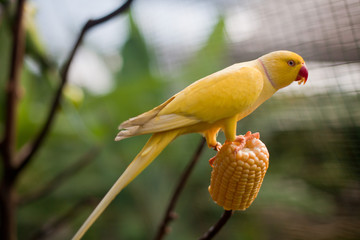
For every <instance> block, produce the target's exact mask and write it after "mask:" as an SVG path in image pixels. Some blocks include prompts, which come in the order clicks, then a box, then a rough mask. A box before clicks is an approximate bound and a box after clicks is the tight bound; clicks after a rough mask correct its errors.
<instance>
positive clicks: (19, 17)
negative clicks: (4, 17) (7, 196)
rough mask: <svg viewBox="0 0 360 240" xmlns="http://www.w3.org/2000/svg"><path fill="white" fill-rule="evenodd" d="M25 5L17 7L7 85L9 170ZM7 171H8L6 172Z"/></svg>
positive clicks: (5, 147)
mask: <svg viewBox="0 0 360 240" xmlns="http://www.w3.org/2000/svg"><path fill="white" fill-rule="evenodd" d="M24 5H25V0H19V1H18V3H17V7H16V15H15V24H14V27H13V42H12V44H13V46H12V52H11V65H10V73H9V80H8V82H7V86H6V92H7V94H6V106H5V108H4V109H5V129H4V138H3V141H2V144H1V150H2V151H1V153H2V155H3V161H4V170H5V169H6V171H9V170H10V169H12V168H13V164H14V162H13V161H14V157H15V156H14V155H15V142H16V123H17V116H16V115H17V114H16V111H17V102H18V98H19V79H20V75H21V67H22V63H23V57H24V40H25V39H24V26H23V22H24V21H23V16H24V11H23V10H24ZM5 173H6V172H5Z"/></svg>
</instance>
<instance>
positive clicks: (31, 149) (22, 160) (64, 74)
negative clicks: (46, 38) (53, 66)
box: [17, 0, 133, 173]
mask: <svg viewBox="0 0 360 240" xmlns="http://www.w3.org/2000/svg"><path fill="white" fill-rule="evenodd" d="M132 1H133V0H127V1H126V2H125V3H124V4H123V5H122V6H120V7H119V8H118V9H116V10H115V11H113V12H111V13H110V14H108V15H106V16H104V17H101V18H98V19H90V20H89V21H87V23H86V24H85V25H84V26H83V28H82V30H81V32H80V35H79V37H78V39H77V41H76V42H75V44H74V46H73V48H72V50H71V52H70V55H69V57H68V58H67V60H66V62H65V64H64V67H63V68H62V71H61V82H60V85H59V87H58V89H57V91H56V93H55V96H54V99H53V101H52V104H51V107H50V111H49V114H48V117H47V119H46V121H45V123H44V125H43V128H42V129H41V130H40V132H39V134H38V135H37V136H36V138H35V140H34V141H33V142H31V143H28V144H27V145H25V146H24V147H23V149H22V151H20V153H19V155H18V159H17V160H18V167H17V173H19V172H20V171H21V170H22V169H23V168H24V167H25V166H26V165H27V164H28V163H29V161H30V160H31V158H32V157H33V156H34V155H35V153H36V152H37V151H38V149H39V148H40V146H41V145H42V143H43V141H44V139H45V137H46V136H47V134H48V133H49V130H50V127H51V126H52V124H53V122H54V119H55V115H56V112H57V109H58V106H59V103H60V100H61V96H62V91H63V88H64V86H65V84H66V83H67V81H68V72H69V68H70V65H71V63H72V60H73V58H74V56H75V53H76V52H77V50H78V48H79V46H80V44H81V42H82V41H83V38H84V37H85V34H86V33H87V32H88V31H89V30H90V29H91V28H93V27H95V26H97V25H100V24H102V23H104V22H106V21H108V20H110V19H112V18H113V17H115V16H117V15H119V14H121V13H123V12H124V11H126V10H127V9H128V8H129V6H130V4H131V2H132Z"/></svg>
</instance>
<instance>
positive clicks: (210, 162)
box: [209, 156, 216, 167]
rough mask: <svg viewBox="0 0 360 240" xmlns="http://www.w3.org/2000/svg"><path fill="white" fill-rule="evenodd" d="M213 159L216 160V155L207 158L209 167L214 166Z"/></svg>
mask: <svg viewBox="0 0 360 240" xmlns="http://www.w3.org/2000/svg"><path fill="white" fill-rule="evenodd" d="M215 160H216V156H215V157H212V158H210V160H209V164H210V166H211V167H214V162H215Z"/></svg>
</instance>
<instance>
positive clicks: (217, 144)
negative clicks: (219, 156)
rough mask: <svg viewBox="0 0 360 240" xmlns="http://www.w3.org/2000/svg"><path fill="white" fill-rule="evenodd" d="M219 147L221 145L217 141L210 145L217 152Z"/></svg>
mask: <svg viewBox="0 0 360 240" xmlns="http://www.w3.org/2000/svg"><path fill="white" fill-rule="evenodd" d="M221 147H222V145H221V143H219V142H217V143H216V145H215V146H212V148H213V149H214V150H215V151H217V152H218V151H220V149H221Z"/></svg>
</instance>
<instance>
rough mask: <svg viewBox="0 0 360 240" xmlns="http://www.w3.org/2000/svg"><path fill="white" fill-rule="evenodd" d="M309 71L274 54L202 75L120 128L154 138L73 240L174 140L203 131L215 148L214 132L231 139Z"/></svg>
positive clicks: (294, 59)
mask: <svg viewBox="0 0 360 240" xmlns="http://www.w3.org/2000/svg"><path fill="white" fill-rule="evenodd" d="M307 77H308V70H307V68H306V65H305V62H304V60H303V59H302V57H301V56H299V55H298V54H296V53H294V52H290V51H276V52H271V53H268V54H266V55H264V56H261V57H260V58H258V59H256V60H253V61H249V62H243V63H237V64H234V65H232V66H230V67H227V68H225V69H223V70H221V71H218V72H216V73H213V74H211V75H209V76H207V77H204V78H202V79H200V80H198V81H196V82H194V83H192V84H191V85H189V86H188V87H186V88H185V89H183V90H182V91H180V92H179V93H177V94H175V95H174V96H172V97H171V98H170V99H168V100H167V101H165V102H164V103H163V104H161V105H159V106H157V107H155V108H154V109H152V110H150V111H148V112H145V113H143V114H141V115H139V116H137V117H134V118H131V119H129V120H127V121H125V122H123V123H121V124H120V126H119V130H120V132H119V134H118V135H117V136H116V138H115V140H116V141H120V140H123V139H125V138H129V137H133V136H137V135H142V134H149V133H152V134H153V135H152V136H151V138H150V139H149V141H148V142H147V143H146V144H145V146H144V147H143V149H142V150H141V151H140V153H139V154H138V155H137V156H136V157H135V159H134V160H133V161H132V163H131V164H130V165H129V166H128V167H127V169H126V170H125V171H124V173H123V174H122V175H121V176H120V178H119V179H118V180H117V181H116V182H115V184H114V185H113V187H112V188H111V189H110V190H109V191H108V193H107V194H106V195H105V197H104V198H103V199H102V201H101V202H100V203H99V205H98V206H97V207H96V208H95V210H94V211H93V212H92V214H91V215H90V216H89V217H88V219H87V220H86V221H85V222H84V224H83V225H82V226H81V228H80V229H79V231H78V232H77V233H76V235H75V236H74V238H73V239H80V238H81V237H82V236H83V234H84V233H85V232H86V231H87V230H88V229H89V227H90V226H91V225H92V224H93V223H94V221H95V220H96V219H97V218H98V217H99V216H100V214H101V213H102V212H103V211H104V210H105V208H106V207H107V206H108V205H109V204H110V202H111V201H112V200H113V199H114V198H115V197H116V196H117V195H118V194H119V192H120V191H121V190H122V189H123V188H124V187H125V186H126V185H128V184H129V183H130V182H131V181H132V180H133V179H134V178H135V177H136V176H137V175H138V174H139V173H140V172H142V170H144V169H145V168H146V167H147V166H148V165H149V164H150V163H151V162H152V161H153V160H154V159H155V158H156V157H157V156H158V155H159V154H160V152H161V151H162V150H163V149H164V148H165V147H166V146H167V145H168V144H169V143H170V142H171V141H172V140H174V139H175V138H176V137H178V136H179V135H183V134H188V133H194V132H197V133H201V134H202V135H203V136H204V137H205V138H206V141H207V144H208V146H209V147H211V148H214V149H218V148H219V147H220V146H221V145H220V144H219V143H218V142H217V141H216V137H217V133H218V132H219V130H222V131H223V132H224V133H225V137H226V141H234V140H235V137H236V125H237V122H238V121H239V120H240V119H242V118H244V117H246V116H247V115H249V114H250V113H251V112H253V111H254V110H255V109H256V108H257V107H258V106H259V105H260V104H262V103H263V102H265V101H266V100H267V99H269V98H270V97H271V96H272V95H273V94H274V93H275V92H276V91H277V90H279V89H281V88H283V87H286V86H288V85H289V84H291V83H292V82H294V81H298V83H299V84H301V83H304V84H305V83H306V81H307Z"/></svg>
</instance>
